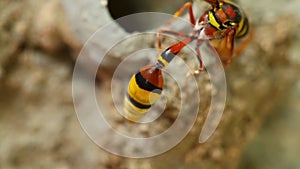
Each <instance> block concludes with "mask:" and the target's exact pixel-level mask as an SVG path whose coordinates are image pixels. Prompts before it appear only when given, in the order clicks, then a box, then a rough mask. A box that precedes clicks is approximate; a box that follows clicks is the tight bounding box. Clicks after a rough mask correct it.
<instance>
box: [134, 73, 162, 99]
mask: <svg viewBox="0 0 300 169" xmlns="http://www.w3.org/2000/svg"><path fill="white" fill-rule="evenodd" d="M135 80H136V84H137V85H138V86H139V87H140V88H141V89H144V90H147V91H149V92H153V93H157V94H161V91H162V88H159V87H157V86H155V85H153V84H151V83H150V82H149V81H147V80H146V79H145V78H144V77H143V76H142V75H141V73H140V72H139V73H137V74H136V75H135Z"/></svg>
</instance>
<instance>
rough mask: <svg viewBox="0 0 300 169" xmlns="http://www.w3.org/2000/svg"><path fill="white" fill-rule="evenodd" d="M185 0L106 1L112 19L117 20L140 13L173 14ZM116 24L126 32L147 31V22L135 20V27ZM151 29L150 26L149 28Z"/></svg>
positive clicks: (124, 23)
mask: <svg viewBox="0 0 300 169" xmlns="http://www.w3.org/2000/svg"><path fill="white" fill-rule="evenodd" d="M185 2H187V0H163V1H162V0H108V9H109V12H110V15H111V16H112V18H113V19H118V18H121V17H123V16H127V15H130V14H134V13H140V12H162V13H169V14H174V13H175V12H176V11H177V10H178V9H179V8H180V7H181V6H182V5H183V4H184V3H185ZM117 22H118V23H119V24H120V25H121V26H122V27H123V28H124V29H125V30H126V31H128V32H134V31H145V30H147V29H149V26H148V25H151V24H153V23H149V21H147V20H140V19H138V18H137V19H136V20H134V22H136V24H134V25H135V26H131V25H128V24H126V22H123V23H122V22H121V21H118V20H117ZM154 24H155V23H154ZM150 27H151V26H150Z"/></svg>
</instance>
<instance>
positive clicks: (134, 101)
mask: <svg viewBox="0 0 300 169" xmlns="http://www.w3.org/2000/svg"><path fill="white" fill-rule="evenodd" d="M126 96H127V98H128V100H129V101H130V103H132V104H133V105H134V106H135V107H137V108H140V109H149V108H150V107H151V105H145V104H141V103H139V102H137V101H136V100H134V99H133V98H131V97H130V95H129V94H128V93H127V94H126Z"/></svg>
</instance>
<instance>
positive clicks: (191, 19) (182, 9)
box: [167, 2, 196, 26]
mask: <svg viewBox="0 0 300 169" xmlns="http://www.w3.org/2000/svg"><path fill="white" fill-rule="evenodd" d="M186 8H189V15H190V22H191V24H192V25H195V23H196V20H195V17H194V12H193V4H192V3H191V2H187V3H185V4H183V5H182V6H181V8H179V10H178V11H177V12H175V14H174V15H173V18H172V19H171V20H170V21H169V22H168V23H167V26H170V25H171V24H172V23H173V22H174V20H175V19H176V18H178V17H179V16H180V15H182V13H183V11H184V10H185V9H186Z"/></svg>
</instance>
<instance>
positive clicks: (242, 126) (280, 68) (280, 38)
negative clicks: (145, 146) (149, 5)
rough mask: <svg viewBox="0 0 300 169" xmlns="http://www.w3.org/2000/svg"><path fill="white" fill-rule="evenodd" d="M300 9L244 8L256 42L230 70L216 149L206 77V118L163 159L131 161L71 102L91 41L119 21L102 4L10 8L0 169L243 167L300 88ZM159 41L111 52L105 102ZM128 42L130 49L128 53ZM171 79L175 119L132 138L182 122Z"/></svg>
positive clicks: (2, 39) (104, 76)
mask: <svg viewBox="0 0 300 169" xmlns="http://www.w3.org/2000/svg"><path fill="white" fill-rule="evenodd" d="M296 3H297V2H296V1H290V3H289V4H287V6H286V7H284V8H279V7H281V6H284V5H286V4H281V2H278V3H277V2H273V1H272V2H270V1H267V0H265V1H260V2H257V3H253V2H250V1H249V2H245V1H242V2H241V4H242V6H243V7H244V8H245V10H246V11H247V12H248V13H249V16H250V18H251V20H252V23H253V27H254V30H255V38H254V40H253V42H252V43H251V44H250V45H249V47H248V48H247V49H246V50H245V52H244V53H243V54H242V55H241V56H240V57H239V58H237V59H235V60H234V61H233V63H232V64H231V65H230V66H228V67H227V68H226V78H227V86H228V97H227V101H226V109H225V111H224V115H223V117H222V120H221V123H220V125H219V127H218V129H217V130H216V132H215V133H214V135H213V136H212V137H211V138H210V139H209V140H208V142H206V143H204V144H199V143H198V136H199V132H200V129H201V126H202V125H203V123H204V120H205V118H206V114H207V112H208V109H209V104H210V91H211V89H210V86H209V78H208V76H207V74H205V73H204V74H203V75H201V76H200V77H198V78H197V79H198V84H199V88H200V93H201V104H200V107H199V108H200V111H199V113H200V115H199V116H198V118H197V119H196V124H195V126H194V127H193V129H192V130H191V132H190V133H189V135H188V136H187V137H186V138H185V139H184V140H183V141H182V142H181V143H180V144H179V145H178V146H176V147H175V148H173V149H172V150H170V151H168V152H166V153H164V154H162V155H159V156H157V157H153V158H147V159H126V158H121V157H117V156H114V155H111V154H109V153H107V152H105V151H103V150H102V149H99V148H98V147H97V146H96V145H95V144H93V143H92V142H91V141H90V140H89V139H88V137H87V136H86V135H85V134H84V132H83V131H82V130H81V128H80V125H79V122H78V121H77V118H76V114H75V112H74V109H73V102H72V95H71V87H72V82H71V80H72V79H71V78H72V70H73V66H72V65H73V64H74V60H75V59H74V58H76V56H77V53H78V51H79V50H80V47H81V46H82V45H83V44H84V42H85V41H86V40H87V39H88V37H89V36H90V35H91V34H92V33H93V32H94V31H95V30H96V29H97V28H98V27H100V26H103V25H105V24H106V23H107V22H109V21H110V20H111V18H110V16H109V15H108V13H107V10H106V8H105V7H104V6H101V3H100V2H99V1H94V0H89V1H84V2H83V1H68V0H63V1H56V0H53V1H37V0H26V1H13V2H11V1H9V0H3V1H1V2H0V11H1V13H0V49H1V53H0V87H1V96H0V109H1V111H0V144H1V147H0V168H5V169H10V168H24V169H26V168H28V169H29V168H30V169H31V168H66V169H67V168H101V169H102V168H108V169H109V168H145V169H152V168H153V169H154V168H155V169H159V168H164V169H165V168H179V169H180V168H207V169H219V168H236V166H237V164H238V162H239V160H240V156H241V153H242V152H243V150H244V147H245V145H246V143H247V142H249V141H250V140H251V139H253V138H254V136H255V135H256V133H257V132H258V130H259V128H260V127H261V125H262V123H263V122H264V121H265V119H266V118H267V117H269V116H270V115H271V114H270V113H271V112H272V111H273V110H274V109H275V108H277V105H278V104H279V103H280V101H282V98H283V97H285V96H286V94H287V92H286V91H288V90H289V89H290V87H291V86H292V85H293V84H294V83H295V82H296V81H297V78H295V77H298V74H299V58H298V57H297V56H298V53H299V50H297V47H295V46H297V45H295V44H299V18H297V17H298V16H296V15H293V13H288V12H287V11H295V10H291V9H294V8H295V7H296V6H297V4H296ZM292 4H294V5H292ZM266 6H268V8H270V9H266ZM296 11H297V10H296ZM83 21H85V22H83ZM287 25H288V26H287ZM116 31H117V33H115V34H114V38H118V37H119V35H120V37H124V36H128V35H130V34H128V33H126V32H125V31H123V30H122V29H121V28H118V26H117V25H116ZM111 35H112V34H107V35H106V36H105V37H103V39H99V41H98V42H100V47H99V48H100V51H101V50H103V51H102V52H104V51H106V50H107V46H105V42H106V41H107V40H109V39H110V38H111ZM153 39H155V37H154V38H153V37H150V38H149V40H146V41H145V40H143V39H142V38H140V39H135V41H130V42H125V45H124V46H125V47H122V48H120V49H119V50H115V51H112V53H110V55H109V56H110V57H111V60H108V61H107V62H106V64H107V65H104V68H105V71H100V74H99V81H100V83H99V84H97V85H98V86H97V91H101V92H102V93H103V92H104V93H105V92H106V93H105V94H106V95H105V97H104V96H103V95H99V96H98V98H100V101H101V99H102V98H107V97H106V96H108V95H109V94H110V90H109V89H110V80H111V74H112V72H113V71H114V69H115V67H116V65H117V64H118V63H119V62H121V60H122V58H123V57H124V56H126V55H128V54H130V53H132V52H133V51H135V50H138V49H140V48H144V47H153V46H154V40H153ZM126 43H128V44H130V45H127V46H129V47H127V48H126ZM101 44H103V46H101ZM164 46H168V42H167V41H166V43H165V44H164ZM98 50H99V49H98ZM188 52H189V51H188V50H184V51H183V52H182V53H181V54H180V57H182V58H184V60H186V61H187V63H188V64H190V65H191V66H194V65H193V61H191V60H189V58H190V57H186V56H187V54H188ZM122 55H124V56H122ZM88 59H90V58H87V60H88ZM109 59H110V58H109ZM86 64H94V63H93V60H92V59H91V60H90V61H87V63H85V64H84V65H83V66H85V67H86V68H88V67H89V66H88V65H86ZM137 64H140V63H137ZM172 64H177V63H176V62H174V63H173V62H172ZM135 66H139V65H135ZM178 66H180V65H178ZM101 72H102V73H101ZM165 81H166V85H165V91H164V92H165V94H166V97H167V98H169V100H170V101H169V102H168V103H167V107H168V108H167V110H166V113H165V114H164V115H163V116H162V117H161V118H159V119H158V120H157V121H155V122H154V124H152V125H150V126H147V125H144V126H141V128H137V129H136V130H134V131H133V133H132V134H133V135H135V134H136V135H139V134H142V135H153V134H155V133H157V132H161V131H163V130H164V129H165V128H167V127H169V126H170V125H171V123H172V122H173V121H174V119H175V118H176V113H174V112H177V110H178V103H179V102H180V100H179V99H180V98H179V97H177V96H178V88H177V87H176V86H175V84H174V82H173V81H172V80H168V78H166V80H165ZM120 86H122V85H120ZM174 86H175V87H174ZM106 102H108V103H111V100H109V99H108V100H106ZM192 102H193V98H191V104H192ZM111 105H112V106H113V104H111ZM185 106H189V105H185ZM110 116H112V118H113V121H114V122H115V123H114V125H115V127H116V128H118V129H120V130H126V128H124V125H125V122H124V121H123V120H122V119H120V118H119V117H114V116H113V115H110ZM125 132H126V131H125Z"/></svg>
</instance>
